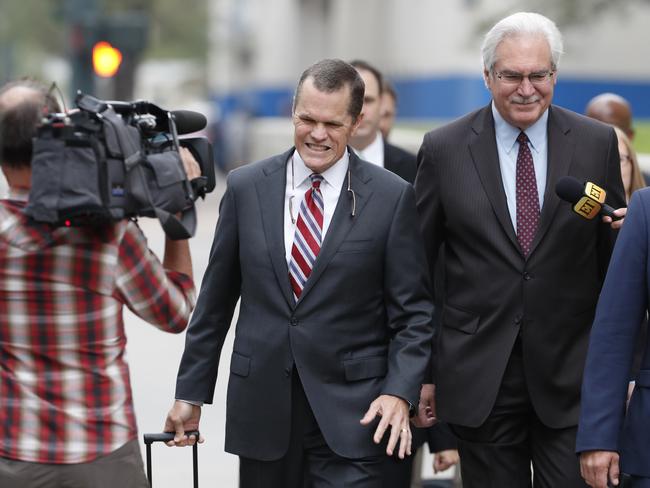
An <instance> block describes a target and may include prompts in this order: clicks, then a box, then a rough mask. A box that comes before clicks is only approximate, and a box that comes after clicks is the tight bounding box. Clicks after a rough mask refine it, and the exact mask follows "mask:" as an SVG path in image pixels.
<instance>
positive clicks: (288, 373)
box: [284, 368, 291, 378]
mask: <svg viewBox="0 0 650 488" xmlns="http://www.w3.org/2000/svg"><path fill="white" fill-rule="evenodd" d="M284 375H285V376H286V377H287V378H288V377H289V376H291V370H290V369H289V368H287V369H285V370H284Z"/></svg>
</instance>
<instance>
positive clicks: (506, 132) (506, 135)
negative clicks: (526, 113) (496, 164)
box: [492, 102, 548, 154]
mask: <svg viewBox="0 0 650 488" xmlns="http://www.w3.org/2000/svg"><path fill="white" fill-rule="evenodd" d="M492 116H493V117H494V133H495V135H496V138H497V139H498V140H499V141H501V143H502V144H503V147H504V148H505V149H506V152H507V153H508V154H510V151H512V149H513V148H514V147H515V143H516V142H517V137H518V136H519V133H520V132H521V129H519V128H517V127H514V126H512V125H510V124H509V123H508V122H506V120H505V119H504V118H503V117H502V116H501V114H500V113H499V111H498V110H497V108H496V107H495V106H494V102H492ZM547 122H548V109H546V110H544V113H543V114H542V116H541V117H540V118H539V119H538V120H537V122H535V123H534V124H533V125H531V126H530V127H528V129H526V130H525V131H524V132H525V133H526V135H527V136H528V140H529V141H530V144H531V146H532V148H533V150H534V151H535V152H539V151H541V149H542V147H543V146H544V145H545V144H546V127H547Z"/></svg>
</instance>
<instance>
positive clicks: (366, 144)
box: [350, 60, 416, 184]
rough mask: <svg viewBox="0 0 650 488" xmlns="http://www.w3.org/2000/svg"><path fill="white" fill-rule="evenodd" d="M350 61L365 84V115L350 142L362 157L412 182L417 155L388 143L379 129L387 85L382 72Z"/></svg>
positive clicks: (364, 64) (362, 62)
mask: <svg viewBox="0 0 650 488" xmlns="http://www.w3.org/2000/svg"><path fill="white" fill-rule="evenodd" d="M350 64H351V65H352V66H354V67H355V68H356V70H357V71H358V72H359V74H360V75H361V78H362V79H363V82H364V84H365V86H366V91H365V94H364V96H363V110H362V114H363V118H362V120H361V123H360V124H359V128H358V129H357V131H356V133H355V134H354V135H353V136H352V137H351V138H350V145H351V146H352V148H353V149H354V150H355V151H356V153H357V154H358V155H359V157H360V158H361V159H363V160H365V161H368V162H370V163H373V164H375V165H377V166H379V167H381V168H385V169H387V170H389V171H391V172H393V173H395V174H396V175H398V176H401V177H402V179H404V180H406V181H408V182H409V183H411V184H413V182H414V181H415V171H416V168H415V155H414V154H411V153H409V152H407V151H405V150H404V149H401V148H399V147H397V146H394V145H392V144H389V143H388V142H387V141H386V140H385V139H384V137H383V135H382V133H381V131H380V130H379V123H380V121H381V108H382V102H381V96H382V87H383V86H384V80H383V76H382V74H381V72H380V71H379V70H378V69H377V68H375V67H374V66H372V65H370V64H369V63H366V62H365V61H361V60H355V61H352V62H351V63H350Z"/></svg>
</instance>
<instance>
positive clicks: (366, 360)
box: [176, 149, 432, 460]
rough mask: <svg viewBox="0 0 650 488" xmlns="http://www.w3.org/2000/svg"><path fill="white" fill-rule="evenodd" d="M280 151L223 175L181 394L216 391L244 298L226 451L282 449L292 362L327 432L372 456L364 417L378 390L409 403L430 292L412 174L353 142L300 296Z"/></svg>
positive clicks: (416, 383) (343, 447)
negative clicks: (374, 158)
mask: <svg viewBox="0 0 650 488" xmlns="http://www.w3.org/2000/svg"><path fill="white" fill-rule="evenodd" d="M292 152H293V149H291V150H290V151H287V152H286V153H284V154H281V155H278V156H275V157H272V158H269V159H266V160H264V161H260V162H258V163H254V164H251V165H248V166H244V167H242V168H240V169H237V170H235V171H233V172H232V173H231V174H230V175H229V177H228V188H227V190H226V193H225V195H224V197H223V200H222V203H221V211H220V215H219V221H218V223H217V229H216V231H215V237H214V242H213V245H212V250H211V253H210V261H209V264H208V268H207V270H206V273H205V277H204V279H203V283H202V285H201V292H200V295H199V299H198V303H197V307H196V311H195V312H194V316H193V317H192V321H191V323H190V326H189V329H188V332H187V339H186V346H185V352H184V354H183V358H182V361H181V365H180V370H179V373H178V380H177V388H176V397H177V398H183V399H187V400H198V401H204V402H206V403H210V402H211V401H212V397H213V392H214V386H215V380H216V376H217V366H218V362H219V355H220V352H221V347H222V345H223V342H224V338H225V336H226V332H227V331H228V328H229V326H230V322H231V319H232V316H233V310H234V307H235V304H236V303H237V300H238V299H239V298H240V297H241V304H240V311H239V318H238V321H237V325H236V335H235V342H234V352H233V354H232V359H231V363H230V378H229V385H228V405H227V419H226V450H227V451H228V452H232V453H234V454H239V455H242V456H245V457H249V458H253V459H260V460H274V459H278V458H280V457H281V456H282V455H284V453H285V452H286V450H287V447H288V442H289V426H290V425H291V421H290V418H291V372H292V370H293V368H294V365H295V367H296V368H297V371H298V372H299V374H300V379H301V381H302V384H303V387H304V390H305V393H306V395H307V398H308V399H309V402H310V405H311V407H312V410H313V412H314V415H315V417H316V419H317V421H318V424H319V426H320V428H321V431H322V433H323V436H324V437H325V440H326V441H327V443H328V445H329V446H330V448H331V449H333V450H334V451H335V452H336V453H337V454H339V455H341V456H344V457H351V458H359V457H366V456H370V455H379V454H380V453H381V452H382V447H381V446H377V445H375V444H374V443H373V442H372V433H373V432H374V428H375V425H372V426H368V427H364V426H362V425H360V423H359V420H360V419H361V417H362V416H363V414H364V412H365V411H366V410H367V408H368V406H369V405H370V403H371V401H372V400H374V399H375V398H376V397H377V396H379V395H380V394H381V393H389V394H393V395H397V396H399V397H401V398H404V399H406V400H408V401H409V402H411V403H412V404H415V405H417V403H418V397H419V390H420V385H421V383H422V382H423V380H424V377H425V371H426V368H427V363H428V361H429V354H430V340H431V314H432V304H431V300H430V295H429V292H428V283H427V274H426V265H425V263H426V258H425V256H424V250H423V246H422V241H421V237H420V234H419V232H418V225H417V216H416V209H415V196H414V191H413V188H412V187H411V185H409V184H408V183H406V182H404V181H403V180H401V179H400V178H398V177H397V176H395V175H393V174H391V173H389V172H387V171H384V170H383V169H381V168H378V167H375V166H374V165H371V164H369V163H366V162H363V161H361V160H360V159H359V158H358V157H357V156H356V155H354V153H353V152H352V151H350V153H351V154H350V177H351V182H350V185H351V188H352V190H353V191H354V193H355V197H356V209H355V210H356V213H355V216H354V217H353V216H351V209H352V195H351V194H350V193H349V192H348V191H347V183H348V180H347V178H346V180H345V182H344V186H343V189H342V191H341V196H340V198H339V202H338V205H337V207H336V211H335V213H334V216H333V219H332V222H331V224H330V227H329V230H328V232H327V234H326V236H325V240H324V242H323V245H322V248H321V252H320V254H319V255H318V258H317V261H316V264H315V266H314V269H313V272H312V274H311V276H310V278H309V280H308V281H307V283H306V285H305V288H304V290H303V293H302V295H301V297H300V299H299V300H298V302H297V303H295V302H294V299H293V295H292V292H291V287H290V284H289V278H288V270H287V264H286V259H285V246H284V238H283V209H284V193H285V180H286V176H285V175H286V172H285V168H286V163H287V160H288V159H289V157H290V156H291V154H292Z"/></svg>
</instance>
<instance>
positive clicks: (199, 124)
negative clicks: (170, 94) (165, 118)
mask: <svg viewBox="0 0 650 488" xmlns="http://www.w3.org/2000/svg"><path fill="white" fill-rule="evenodd" d="M171 114H172V117H173V119H174V122H175V123H176V131H177V132H178V133H179V134H191V133H192V132H198V131H200V130H203V129H205V126H206V125H208V120H207V119H206V118H205V115H203V114H202V113H200V112H194V111H193V110H172V111H171Z"/></svg>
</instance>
